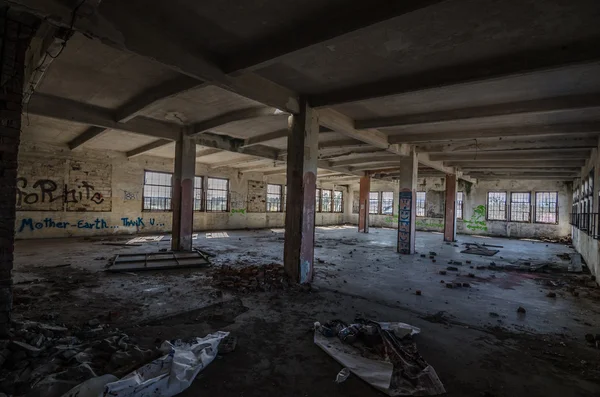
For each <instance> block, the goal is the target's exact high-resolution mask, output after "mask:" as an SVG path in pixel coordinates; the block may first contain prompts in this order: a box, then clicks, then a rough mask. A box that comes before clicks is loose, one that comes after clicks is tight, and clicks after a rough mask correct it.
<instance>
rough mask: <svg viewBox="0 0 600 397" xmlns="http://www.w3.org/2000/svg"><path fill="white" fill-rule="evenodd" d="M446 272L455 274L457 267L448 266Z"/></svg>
mask: <svg viewBox="0 0 600 397" xmlns="http://www.w3.org/2000/svg"><path fill="white" fill-rule="evenodd" d="M446 270H450V271H455V272H457V271H458V268H457V267H454V266H448V267H447V268H446Z"/></svg>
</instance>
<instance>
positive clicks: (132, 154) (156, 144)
mask: <svg viewBox="0 0 600 397" xmlns="http://www.w3.org/2000/svg"><path fill="white" fill-rule="evenodd" d="M171 142H173V141H170V140H168V139H158V140H156V141H154V142H150V143H147V144H145V145H142V146H140V147H137V148H135V149H132V150H129V151H127V152H126V153H125V155H126V156H127V157H128V158H132V157H136V156H140V155H142V154H144V153H146V152H149V151H150V150H154V149H158V148H159V147H163V146H165V145H168V144H169V143H171Z"/></svg>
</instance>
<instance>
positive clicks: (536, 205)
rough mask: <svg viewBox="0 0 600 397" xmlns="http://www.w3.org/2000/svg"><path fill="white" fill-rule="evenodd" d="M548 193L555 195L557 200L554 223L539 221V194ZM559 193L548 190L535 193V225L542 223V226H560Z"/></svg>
mask: <svg viewBox="0 0 600 397" xmlns="http://www.w3.org/2000/svg"><path fill="white" fill-rule="evenodd" d="M547 193H552V194H554V197H555V198H556V200H555V202H554V203H555V204H554V205H555V209H554V216H555V221H554V222H542V221H538V194H547ZM558 212H559V211H558V192H557V191H548V190H543V191H536V192H535V214H534V218H533V220H534V222H533V223H540V224H545V225H558V221H559V219H558Z"/></svg>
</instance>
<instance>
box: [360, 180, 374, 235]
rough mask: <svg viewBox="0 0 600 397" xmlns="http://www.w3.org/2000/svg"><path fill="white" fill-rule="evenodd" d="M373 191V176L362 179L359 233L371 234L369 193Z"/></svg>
mask: <svg viewBox="0 0 600 397" xmlns="http://www.w3.org/2000/svg"><path fill="white" fill-rule="evenodd" d="M370 191H371V176H370V175H365V176H363V177H362V178H360V192H359V199H358V232H359V233H369V192H370Z"/></svg>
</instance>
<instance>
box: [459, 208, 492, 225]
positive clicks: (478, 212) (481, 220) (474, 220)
mask: <svg viewBox="0 0 600 397" xmlns="http://www.w3.org/2000/svg"><path fill="white" fill-rule="evenodd" d="M485 212H486V208H485V205H479V206H477V207H475V208H473V215H471V219H469V220H467V219H465V220H463V224H464V225H465V227H466V228H467V229H469V230H484V231H487V230H488V229H487V223H486V222H485Z"/></svg>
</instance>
